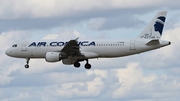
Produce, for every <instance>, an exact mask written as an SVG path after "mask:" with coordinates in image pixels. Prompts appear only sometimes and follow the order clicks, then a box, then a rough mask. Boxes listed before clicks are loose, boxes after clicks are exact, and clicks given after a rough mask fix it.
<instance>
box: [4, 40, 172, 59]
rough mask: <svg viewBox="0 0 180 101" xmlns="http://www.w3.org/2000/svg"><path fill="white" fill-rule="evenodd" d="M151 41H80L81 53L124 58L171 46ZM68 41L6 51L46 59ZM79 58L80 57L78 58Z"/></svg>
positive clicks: (26, 43) (22, 45)
mask: <svg viewBox="0 0 180 101" xmlns="http://www.w3.org/2000/svg"><path fill="white" fill-rule="evenodd" d="M148 41H149V40H142V39H141V40H139V39H138V38H137V39H133V40H101V41H100V40H97V41H94V40H93V41H79V42H80V43H79V45H80V51H81V52H82V53H83V52H84V53H86V52H90V53H95V54H97V56H95V57H92V58H112V57H122V56H127V55H132V54H138V53H141V52H145V51H149V50H153V49H157V48H160V47H163V46H166V45H169V44H170V42H169V41H160V44H156V45H146V43H147V42H148ZM66 42H68V41H58V40H56V41H54V40H52V41H24V42H22V43H18V44H17V47H11V48H9V49H7V50H6V54H7V55H9V56H11V57H16V58H45V55H46V53H47V52H60V51H61V49H62V48H63V47H64V46H65V44H66ZM77 58H78V57H77Z"/></svg>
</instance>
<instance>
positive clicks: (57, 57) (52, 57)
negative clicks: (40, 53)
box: [45, 52, 61, 62]
mask: <svg viewBox="0 0 180 101" xmlns="http://www.w3.org/2000/svg"><path fill="white" fill-rule="evenodd" d="M45 59H46V61H47V62H58V61H61V54H60V52H47V53H46V57H45Z"/></svg>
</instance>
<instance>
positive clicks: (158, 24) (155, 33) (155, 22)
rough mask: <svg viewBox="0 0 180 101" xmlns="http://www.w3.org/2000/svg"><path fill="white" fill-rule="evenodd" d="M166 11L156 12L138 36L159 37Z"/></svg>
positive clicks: (146, 37) (145, 37)
mask: <svg viewBox="0 0 180 101" xmlns="http://www.w3.org/2000/svg"><path fill="white" fill-rule="evenodd" d="M166 14H167V11H163V12H158V13H157V14H156V16H155V17H154V18H153V19H152V21H151V22H150V23H149V24H148V26H147V27H146V28H145V29H144V30H143V31H142V33H141V34H140V35H139V36H138V38H143V39H159V38H160V37H161V36H162V32H163V28H164V23H165V20H166Z"/></svg>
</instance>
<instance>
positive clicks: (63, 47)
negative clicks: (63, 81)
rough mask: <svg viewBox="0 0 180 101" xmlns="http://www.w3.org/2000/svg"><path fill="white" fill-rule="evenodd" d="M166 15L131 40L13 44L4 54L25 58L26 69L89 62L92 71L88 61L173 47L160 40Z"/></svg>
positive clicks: (156, 19)
mask: <svg viewBox="0 0 180 101" xmlns="http://www.w3.org/2000/svg"><path fill="white" fill-rule="evenodd" d="M166 15H167V11H161V12H158V13H157V14H156V15H155V17H154V18H153V19H152V20H151V22H150V23H149V24H148V25H147V27H145V29H144V30H143V31H142V32H141V34H140V35H139V36H138V37H136V38H134V39H130V40H83V41H78V38H76V39H72V40H69V41H62V40H49V41H47V40H46V41H45V40H41V41H23V42H20V43H17V44H13V45H12V47H10V48H8V49H7V50H6V51H5V54H6V55H8V56H10V57H15V58H25V59H26V65H25V68H29V61H30V59H42V58H44V59H45V60H46V61H47V62H51V63H53V62H59V61H62V63H63V64H65V65H74V67H76V68H79V67H80V65H81V64H80V62H82V61H86V64H85V66H84V67H85V68H86V69H91V64H90V63H89V61H88V60H89V59H95V58H115V57H122V56H128V55H133V54H139V53H142V52H146V51H150V50H154V49H158V48H161V47H164V46H167V45H170V44H171V42H170V41H164V40H161V39H160V38H161V36H162V32H163V28H164V24H165V20H166Z"/></svg>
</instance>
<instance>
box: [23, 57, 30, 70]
mask: <svg viewBox="0 0 180 101" xmlns="http://www.w3.org/2000/svg"><path fill="white" fill-rule="evenodd" d="M29 61H30V58H26V63H27V64H26V65H25V66H24V67H25V68H29Z"/></svg>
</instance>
